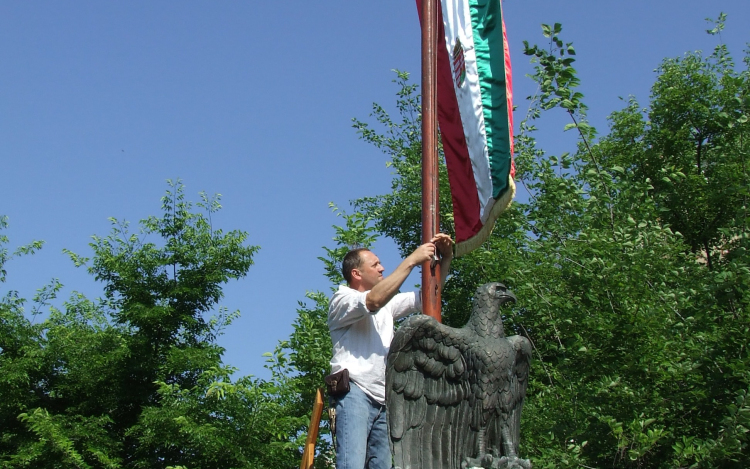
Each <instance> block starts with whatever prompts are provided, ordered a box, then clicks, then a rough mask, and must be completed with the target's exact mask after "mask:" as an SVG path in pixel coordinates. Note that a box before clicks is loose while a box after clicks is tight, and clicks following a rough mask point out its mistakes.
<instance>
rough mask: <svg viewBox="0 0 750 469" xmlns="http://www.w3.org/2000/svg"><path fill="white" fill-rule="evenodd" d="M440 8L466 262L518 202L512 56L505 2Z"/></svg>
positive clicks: (447, 140) (448, 0)
mask: <svg viewBox="0 0 750 469" xmlns="http://www.w3.org/2000/svg"><path fill="white" fill-rule="evenodd" d="M439 3H440V7H439V8H438V33H437V36H438V47H437V77H436V78H437V93H438V101H437V103H438V123H439V125H440V133H441V136H442V141H443V150H444V152H445V162H446V165H447V167H448V180H449V182H450V186H451V196H452V198H453V217H454V223H455V227H456V255H457V256H460V255H462V254H466V253H467V252H469V251H471V250H473V249H475V248H477V247H479V246H480V245H481V244H482V243H483V242H484V241H485V240H486V239H487V237H488V236H489V235H490V233H491V232H492V228H493V226H494V225H495V220H496V219H497V217H498V216H499V215H500V214H501V213H502V212H503V211H504V210H505V209H506V208H508V206H510V202H511V200H512V199H513V196H514V195H515V184H514V183H513V177H514V176H515V167H514V166H513V115H512V110H513V92H512V89H511V74H510V55H509V52H508V40H507V36H506V33H505V24H504V21H503V15H502V6H501V4H500V0H483V1H479V0H439ZM417 8H418V9H419V10H420V14H421V0H417Z"/></svg>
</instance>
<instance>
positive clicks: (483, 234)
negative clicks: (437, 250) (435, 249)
mask: <svg viewBox="0 0 750 469" xmlns="http://www.w3.org/2000/svg"><path fill="white" fill-rule="evenodd" d="M515 195H516V184H515V182H514V181H513V176H511V175H508V190H506V191H505V193H504V194H503V195H502V196H501V197H500V198H499V199H498V200H496V201H495V203H494V204H492V209H490V215H489V217H487V221H485V222H484V225H483V226H482V229H481V230H479V232H478V233H477V234H475V235H474V236H472V237H471V238H469V239H467V240H466V241H461V242H460V243H456V247H455V256H456V257H461V256H463V255H464V254H467V253H469V252H471V251H473V250H474V249H476V248H478V247H479V246H481V245H482V243H484V242H485V241H486V240H487V238H488V237H489V236H490V233H492V228H494V226H495V220H497V217H499V216H500V215H501V214H502V213H503V212H505V210H506V209H507V208H508V207H510V203H511V202H512V201H513V197H515Z"/></svg>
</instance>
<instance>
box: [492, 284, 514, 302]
mask: <svg viewBox="0 0 750 469" xmlns="http://www.w3.org/2000/svg"><path fill="white" fill-rule="evenodd" d="M495 298H497V299H499V300H502V302H501V303H500V304H505V303H508V302H513V303H515V302H516V300H517V298H516V295H514V294H513V292H512V291H510V290H508V287H506V286H505V285H503V284H502V283H497V284H495Z"/></svg>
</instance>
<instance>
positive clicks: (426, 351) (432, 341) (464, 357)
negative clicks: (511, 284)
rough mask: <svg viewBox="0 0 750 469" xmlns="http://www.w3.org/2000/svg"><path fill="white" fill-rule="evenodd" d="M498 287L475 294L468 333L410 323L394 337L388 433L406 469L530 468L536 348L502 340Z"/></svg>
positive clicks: (503, 294) (502, 296) (397, 461)
mask: <svg viewBox="0 0 750 469" xmlns="http://www.w3.org/2000/svg"><path fill="white" fill-rule="evenodd" d="M515 299H516V298H515V295H513V293H511V292H510V291H508V290H507V288H506V287H505V285H503V284H500V283H489V284H486V285H482V286H481V287H479V288H478V289H477V292H476V295H475V297H474V307H473V311H472V314H471V318H470V319H469V321H468V322H467V323H466V325H465V326H464V327H463V328H460V329H456V328H453V327H448V326H445V325H443V324H440V323H438V322H437V321H436V320H435V319H433V318H431V317H429V316H422V315H417V316H412V317H410V318H408V319H407V320H406V321H404V323H403V324H402V325H401V327H400V328H399V329H398V330H397V331H396V335H395V337H394V339H393V342H392V343H391V348H390V352H389V353H388V361H387V368H386V399H387V408H388V425H389V430H390V438H391V449H392V451H393V456H394V465H395V466H396V467H398V468H401V469H427V468H430V469H458V468H467V467H484V468H525V469H530V468H531V463H530V462H529V461H528V460H527V459H520V458H519V457H518V443H519V438H520V424H521V407H522V406H523V400H524V396H525V395H526V384H527V379H528V374H529V362H530V360H531V344H530V342H529V340H528V339H526V338H525V337H521V336H512V337H505V333H504V331H503V322H502V319H501V317H500V306H501V305H503V304H505V303H507V302H510V301H512V302H515Z"/></svg>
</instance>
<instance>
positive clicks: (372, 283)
mask: <svg viewBox="0 0 750 469" xmlns="http://www.w3.org/2000/svg"><path fill="white" fill-rule="evenodd" d="M436 252H438V253H440V255H441V261H440V269H441V270H440V272H441V279H440V282H441V285H442V284H444V283H445V276H446V275H447V274H448V270H449V268H450V263H451V260H452V259H453V241H452V240H451V238H450V236H448V235H446V234H443V233H440V234H438V235H437V236H435V237H434V238H432V239H431V240H430V242H429V243H425V244H423V245H421V246H419V247H418V248H417V249H416V250H415V251H414V252H413V253H411V254H410V255H409V256H408V257H407V258H406V259H404V260H403V261H402V262H401V264H399V266H398V267H397V268H396V270H394V271H393V273H391V274H390V275H388V276H387V277H383V271H384V270H385V269H384V268H383V266H382V265H381V264H380V259H378V257H377V256H376V255H375V254H373V253H372V252H371V251H369V250H367V249H355V250H353V251H350V252H349V253H348V254H347V255H346V256H345V257H344V261H343V263H342V273H343V275H344V278H345V279H346V282H347V284H348V286H344V285H341V286H339V289H338V291H337V292H336V293H335V294H334V295H333V298H331V304H330V308H329V310H328V328H329V330H330V332H331V340H332V341H333V358H332V359H331V372H332V373H336V372H338V371H341V370H343V369H347V370H348V371H349V377H350V380H351V383H350V391H349V392H348V393H346V394H344V395H342V396H336V397H333V398H332V406H333V408H334V409H335V412H336V414H335V415H336V435H335V436H336V440H337V446H336V468H337V469H363V468H367V469H389V468H390V467H391V451H390V448H389V444H388V427H387V425H386V419H385V360H386V357H387V356H388V350H389V348H390V345H391V340H392V339H393V321H394V319H398V318H402V317H404V316H406V315H408V314H410V313H413V312H417V311H421V309H422V300H421V295H420V294H419V293H418V292H410V293H398V290H399V288H401V285H402V284H403V283H404V281H405V280H406V278H407V277H408V276H409V274H410V273H411V271H412V269H413V268H414V267H416V266H418V265H422V264H423V263H425V262H428V261H431V260H432V259H433V258H434V256H435V254H436Z"/></svg>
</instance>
